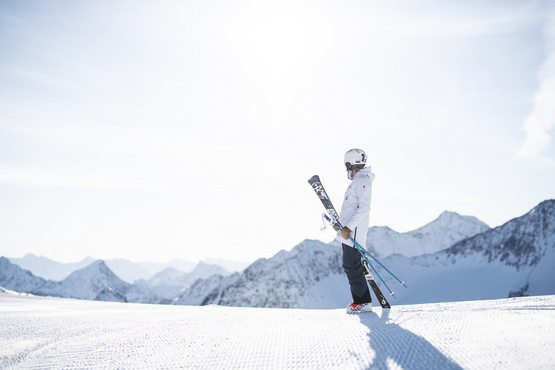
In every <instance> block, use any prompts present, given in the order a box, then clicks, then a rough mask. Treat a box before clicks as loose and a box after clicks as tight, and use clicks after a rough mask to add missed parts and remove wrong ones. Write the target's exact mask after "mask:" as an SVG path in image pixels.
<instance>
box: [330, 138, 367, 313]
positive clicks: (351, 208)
mask: <svg viewBox="0 0 555 370" xmlns="http://www.w3.org/2000/svg"><path fill="white" fill-rule="evenodd" d="M366 159H367V156H366V153H365V152H364V151H363V150H362V149H351V150H349V151H348V152H347V153H345V158H344V163H345V167H346V168H347V177H348V178H349V180H351V184H350V185H349V186H348V187H347V191H346V192H345V197H344V198H343V205H342V207H341V213H340V215H339V219H340V222H341V225H344V226H343V228H342V229H341V230H339V229H338V228H337V227H335V226H334V229H335V230H336V231H337V237H336V240H338V241H340V242H341V244H342V247H343V270H344V271H345V273H346V274H347V278H348V279H349V285H350V287H351V295H352V296H353V302H352V303H351V304H350V305H348V306H347V312H348V313H356V312H369V311H372V297H371V296H370V290H369V289H368V284H367V283H366V277H365V276H364V268H363V266H362V262H361V258H362V257H361V255H360V253H359V251H358V250H357V249H356V248H355V246H354V245H353V242H352V241H351V240H350V239H349V236H350V237H351V238H353V239H354V240H356V242H357V243H359V244H360V245H361V246H366V235H367V233H368V226H369V223H370V202H371V200H372V182H373V181H374V178H375V175H374V173H373V172H372V171H371V168H370V167H365V166H366Z"/></svg>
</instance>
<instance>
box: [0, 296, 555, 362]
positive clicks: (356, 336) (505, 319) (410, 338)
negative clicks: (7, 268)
mask: <svg viewBox="0 0 555 370" xmlns="http://www.w3.org/2000/svg"><path fill="white" fill-rule="evenodd" d="M554 327H555V296H541V297H520V298H509V299H502V300H491V301H473V302H458V303H438V304H423V305H407V306H397V307H394V308H393V309H391V310H382V309H380V308H375V312H369V313H364V314H354V315H349V314H346V313H345V310H344V309H341V310H339V309H335V310H303V309H276V308H238V307H221V306H203V307H191V306H166V305H148V304H132V303H114V302H98V301H83V300H73V299H63V298H45V297H33V296H21V295H16V294H13V293H10V292H9V291H6V290H0V368H2V369H38V368H52V369H61V368H88V369H101V368H133V369H140V368H149V369H150V368H157V369H161V368H188V369H195V368H203V369H211V368H253V369H288V368H293V369H294V368H304V369H307V368H310V369H330V368H334V369H336V368H341V369H366V368H372V369H386V368H387V369H391V368H403V369H461V368H464V369H532V368H533V369H553V368H555V352H554V351H553V348H555V335H553V328H554Z"/></svg>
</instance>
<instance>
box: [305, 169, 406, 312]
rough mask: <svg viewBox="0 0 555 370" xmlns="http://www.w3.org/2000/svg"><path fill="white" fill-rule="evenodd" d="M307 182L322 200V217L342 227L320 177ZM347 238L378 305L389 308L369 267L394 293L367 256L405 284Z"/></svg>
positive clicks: (352, 240) (315, 176)
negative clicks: (360, 260) (351, 244)
mask: <svg viewBox="0 0 555 370" xmlns="http://www.w3.org/2000/svg"><path fill="white" fill-rule="evenodd" d="M308 183H309V184H310V185H311V186H312V189H314V191H315V192H316V195H318V198H320V201H321V202H322V204H323V205H324V208H325V209H326V212H327V214H324V215H322V216H323V218H324V219H326V220H327V221H328V222H330V224H332V225H334V226H336V227H337V228H339V229H342V228H343V226H342V225H341V223H340V222H339V214H338V213H337V211H336V210H335V208H334V206H333V204H332V203H331V200H330V198H329V196H328V194H327V193H326V191H325V190H324V186H323V185H322V182H321V181H320V177H319V176H318V175H314V176H312V177H311V178H310V179H309V180H308ZM324 228H325V224H324ZM349 239H350V240H351V242H353V245H354V246H355V248H357V250H358V251H359V253H360V255H361V259H362V265H363V267H364V270H365V277H366V280H367V281H368V283H369V284H370V287H371V288H372V290H373V291H374V294H375V295H376V298H377V299H378V301H379V302H380V305H381V306H382V308H390V307H391V306H390V305H389V303H388V302H387V299H386V298H385V296H384V295H383V293H382V291H381V290H380V288H379V287H378V285H377V284H376V281H375V280H374V277H373V275H372V273H371V272H370V269H372V271H374V273H375V274H376V275H377V276H378V277H379V278H380V280H381V282H382V283H383V284H384V285H385V287H386V288H387V289H388V290H389V292H390V294H391V295H392V296H393V297H394V298H395V294H394V293H393V292H392V291H391V289H389V287H388V286H387V284H386V283H385V281H384V280H383V279H382V277H381V276H380V274H379V273H378V271H376V269H375V268H374V266H372V264H371V263H370V261H369V260H368V258H367V256H369V257H370V258H372V259H373V260H374V261H375V262H377V263H378V264H379V265H380V266H381V267H382V268H384V269H385V270H386V271H387V272H388V273H389V274H391V276H393V277H394V278H395V279H396V280H397V281H399V282H400V283H401V285H403V286H404V287H405V288H406V287H407V286H406V285H405V283H404V282H403V281H401V280H399V279H398V278H397V276H395V275H394V274H393V273H392V272H391V271H389V270H388V269H387V268H386V267H385V266H384V265H383V264H382V263H381V262H380V261H378V260H377V259H376V258H375V257H374V256H372V255H371V254H370V253H369V252H368V251H367V250H366V249H364V248H363V247H362V246H361V245H360V244H359V243H357V242H356V241H355V240H354V239H353V238H351V237H349Z"/></svg>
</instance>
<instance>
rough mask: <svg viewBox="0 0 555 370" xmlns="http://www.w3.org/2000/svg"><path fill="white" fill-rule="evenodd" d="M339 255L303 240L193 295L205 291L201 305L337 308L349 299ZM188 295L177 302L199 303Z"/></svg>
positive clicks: (203, 284) (208, 283) (198, 288)
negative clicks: (287, 250) (231, 277)
mask: <svg viewBox="0 0 555 370" xmlns="http://www.w3.org/2000/svg"><path fill="white" fill-rule="evenodd" d="M340 255H341V250H340V249H339V248H338V247H334V246H330V245H327V244H324V243H322V242H320V241H316V240H305V241H303V242H302V243H300V244H299V245H297V246H296V247H295V248H293V250H291V251H290V252H286V251H281V252H279V253H278V254H276V255H275V256H274V257H272V258H270V259H259V260H258V261H256V262H254V263H253V264H252V265H251V266H249V267H248V268H246V269H245V270H244V271H243V272H242V273H241V274H240V276H239V278H238V279H236V280H233V281H231V280H226V279H222V284H224V286H223V287H222V286H220V287H216V288H213V287H212V286H213V281H210V280H206V281H200V282H199V284H198V285H197V286H196V287H195V289H196V290H195V292H199V291H204V292H205V294H206V296H205V299H200V301H201V302H202V303H203V304H219V305H224V306H240V307H283V308H301V307H302V308H329V307H340V306H341V305H345V302H346V299H348V282H347V280H346V278H345V277H344V276H343V275H344V274H343V270H342V268H341V263H340ZM203 288H204V289H203ZM190 294H192V290H189V291H185V292H184V294H183V295H182V296H181V297H180V299H179V300H178V301H177V302H178V303H183V302H189V301H198V300H199V299H196V300H195V299H194V298H193V297H190V296H189V295H190ZM195 294H196V293H195ZM347 303H348V302H347Z"/></svg>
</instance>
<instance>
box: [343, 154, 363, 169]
mask: <svg viewBox="0 0 555 370" xmlns="http://www.w3.org/2000/svg"><path fill="white" fill-rule="evenodd" d="M366 158H367V157H366V153H365V152H364V150H362V149H351V150H349V151H348V152H347V153H345V158H344V161H343V163H345V167H346V168H347V171H350V170H351V168H352V167H353V166H357V167H359V168H364V166H365V165H366Z"/></svg>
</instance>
